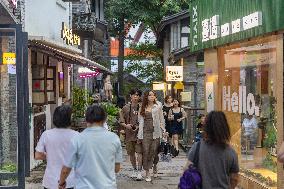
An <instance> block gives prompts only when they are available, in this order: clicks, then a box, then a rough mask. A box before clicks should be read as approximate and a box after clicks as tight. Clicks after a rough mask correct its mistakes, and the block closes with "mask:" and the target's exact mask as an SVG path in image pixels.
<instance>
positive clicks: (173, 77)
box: [166, 66, 183, 81]
mask: <svg viewBox="0 0 284 189" xmlns="http://www.w3.org/2000/svg"><path fill="white" fill-rule="evenodd" d="M166 81H183V66H167V68H166Z"/></svg>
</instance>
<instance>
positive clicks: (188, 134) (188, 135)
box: [180, 106, 205, 149]
mask: <svg viewBox="0 0 284 189" xmlns="http://www.w3.org/2000/svg"><path fill="white" fill-rule="evenodd" d="M183 108H184V110H185V112H186V114H187V118H186V119H185V121H184V124H183V125H184V130H183V136H182V138H181V140H180V144H181V145H182V146H183V147H184V148H186V149H188V148H190V146H191V145H192V143H193V141H194V139H195V134H196V126H197V120H198V116H199V115H200V114H205V109H204V108H191V107H188V106H183Z"/></svg>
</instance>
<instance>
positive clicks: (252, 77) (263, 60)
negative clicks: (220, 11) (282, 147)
mask: <svg viewBox="0 0 284 189" xmlns="http://www.w3.org/2000/svg"><path fill="white" fill-rule="evenodd" d="M276 48H277V43H276V36H272V37H267V38H262V39H260V40H256V41H251V42H247V43H241V44H239V45H232V46H229V47H228V48H221V49H219V50H218V52H219V55H221V56H220V60H221V61H220V64H221V68H222V67H223V69H222V70H220V71H219V75H220V82H221V83H222V84H221V86H222V88H221V89H220V92H221V93H222V101H221V102H222V109H223V110H224V111H225V113H226V115H227V118H228V121H229V124H230V127H231V131H232V145H233V146H234V147H235V149H236V151H237V152H238V154H239V159H240V165H241V167H242V168H244V169H246V170H250V171H252V172H256V173H261V174H265V173H263V170H266V172H267V171H268V172H267V173H268V174H270V175H271V176H270V175H268V176H270V177H273V175H274V174H275V177H276V150H275V149H276V132H277V126H276V98H275V94H276V92H277V90H276V88H275V86H276V74H275V73H276V57H277V51H276ZM263 176H265V177H266V175H263ZM275 179H276V178H275Z"/></svg>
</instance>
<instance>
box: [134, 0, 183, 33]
mask: <svg viewBox="0 0 284 189" xmlns="http://www.w3.org/2000/svg"><path fill="white" fill-rule="evenodd" d="M134 5H135V9H136V11H135V17H136V18H138V21H139V22H143V23H144V24H145V26H146V27H148V28H150V29H151V30H152V31H153V32H154V34H155V36H156V37H158V36H159V27H160V24H161V21H162V19H163V18H164V17H165V16H169V15H171V14H175V13H177V12H179V11H181V10H183V9H188V7H189V6H188V3H187V1H186V0H134Z"/></svg>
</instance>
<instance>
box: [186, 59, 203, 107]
mask: <svg viewBox="0 0 284 189" xmlns="http://www.w3.org/2000/svg"><path fill="white" fill-rule="evenodd" d="M196 62H197V57H196V56H191V57H187V58H185V59H184V64H183V67H184V68H183V69H184V83H185V91H191V92H192V101H191V102H190V103H189V104H187V105H189V106H191V107H195V106H196V107H198V108H199V107H203V106H204V100H205V94H204V67H203V66H197V63H196ZM194 93H196V94H194ZM195 97H196V99H195Z"/></svg>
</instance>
